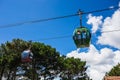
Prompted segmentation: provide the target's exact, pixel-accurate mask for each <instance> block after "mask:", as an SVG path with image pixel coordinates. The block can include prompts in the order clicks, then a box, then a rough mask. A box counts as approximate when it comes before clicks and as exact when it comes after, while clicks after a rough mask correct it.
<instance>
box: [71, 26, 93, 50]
mask: <svg viewBox="0 0 120 80" xmlns="http://www.w3.org/2000/svg"><path fill="white" fill-rule="evenodd" d="M73 40H74V43H75V45H76V47H77V48H84V47H89V46H90V40H91V33H90V31H89V29H87V28H86V27H78V28H76V29H75V30H74V32H73Z"/></svg>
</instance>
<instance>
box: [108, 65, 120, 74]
mask: <svg viewBox="0 0 120 80" xmlns="http://www.w3.org/2000/svg"><path fill="white" fill-rule="evenodd" d="M108 75H109V76H120V64H118V65H116V66H114V67H113V68H112V69H111V71H110V72H109V73H108Z"/></svg>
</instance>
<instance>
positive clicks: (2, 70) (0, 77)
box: [0, 66, 5, 80]
mask: <svg viewBox="0 0 120 80" xmlns="http://www.w3.org/2000/svg"><path fill="white" fill-rule="evenodd" d="M4 70H5V66H3V67H2V69H1V73H0V80H2V77H3V73H4Z"/></svg>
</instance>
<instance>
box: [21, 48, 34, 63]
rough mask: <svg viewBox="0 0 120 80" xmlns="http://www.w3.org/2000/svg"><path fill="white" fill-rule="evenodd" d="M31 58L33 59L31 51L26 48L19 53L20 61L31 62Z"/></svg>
mask: <svg viewBox="0 0 120 80" xmlns="http://www.w3.org/2000/svg"><path fill="white" fill-rule="evenodd" d="M32 59H33V53H32V52H31V51H30V50H29V49H27V50H24V51H23V52H22V53H21V61H22V62H25V63H27V62H32Z"/></svg>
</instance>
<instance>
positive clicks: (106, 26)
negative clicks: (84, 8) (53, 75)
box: [67, 2, 120, 80]
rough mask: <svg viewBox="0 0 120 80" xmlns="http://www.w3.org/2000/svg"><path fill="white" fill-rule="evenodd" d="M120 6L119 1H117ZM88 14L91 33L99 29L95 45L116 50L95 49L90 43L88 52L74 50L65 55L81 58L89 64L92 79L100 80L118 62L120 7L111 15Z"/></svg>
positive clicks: (119, 53)
mask: <svg viewBox="0 0 120 80" xmlns="http://www.w3.org/2000/svg"><path fill="white" fill-rule="evenodd" d="M119 6H120V2H119ZM102 18H103V17H102V16H92V15H91V14H90V15H88V22H87V23H88V24H92V33H95V32H96V31H98V30H101V32H102V33H101V35H100V36H99V37H98V41H97V43H98V44H96V45H98V46H99V44H101V45H108V46H112V47H114V48H117V50H116V51H114V50H112V49H109V48H102V49H100V50H97V49H96V48H95V46H94V45H92V44H91V45H90V47H89V51H88V52H81V53H80V52H79V49H78V50H74V51H72V52H70V53H68V54H67V57H75V58H81V60H83V61H86V64H87V65H88V66H89V67H88V69H87V74H88V75H89V76H90V77H91V78H92V79H93V80H102V79H103V77H104V76H105V73H106V72H109V71H110V70H111V68H113V66H115V65H117V64H118V63H120V58H119V57H120V35H119V34H120V9H118V10H116V11H115V12H114V13H113V15H112V16H111V17H106V18H104V21H103V22H102Z"/></svg>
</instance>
